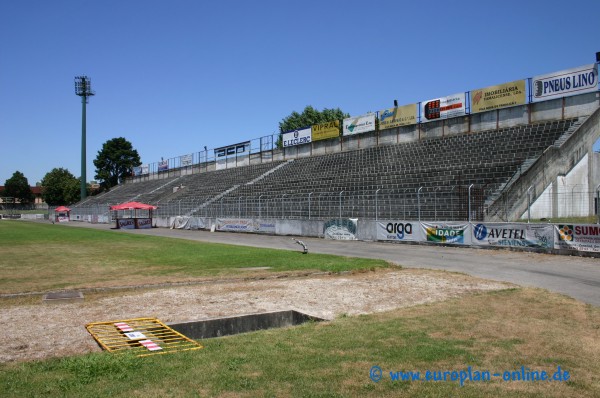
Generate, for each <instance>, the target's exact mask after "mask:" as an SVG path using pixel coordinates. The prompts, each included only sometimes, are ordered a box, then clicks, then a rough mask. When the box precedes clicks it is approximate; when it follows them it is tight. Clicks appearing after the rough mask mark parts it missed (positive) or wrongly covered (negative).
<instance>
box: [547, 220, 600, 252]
mask: <svg viewBox="0 0 600 398" xmlns="http://www.w3.org/2000/svg"><path fill="white" fill-rule="evenodd" d="M554 231H555V239H554V248H555V249H568V250H578V251H582V252H600V225H597V224H590V225H581V224H559V225H555V226H554Z"/></svg>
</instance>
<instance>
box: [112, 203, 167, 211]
mask: <svg viewBox="0 0 600 398" xmlns="http://www.w3.org/2000/svg"><path fill="white" fill-rule="evenodd" d="M156 208H157V207H156V206H152V205H147V204H145V203H140V202H126V203H121V204H118V205H114V206H111V207H110V209H111V210H155V209H156Z"/></svg>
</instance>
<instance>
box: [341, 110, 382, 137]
mask: <svg viewBox="0 0 600 398" xmlns="http://www.w3.org/2000/svg"><path fill="white" fill-rule="evenodd" d="M373 130H375V114H374V113H372V114H370V115H364V116H358V117H349V118H347V119H344V129H343V131H342V134H343V135H354V134H362V133H368V132H369V131H373Z"/></svg>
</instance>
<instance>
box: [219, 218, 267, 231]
mask: <svg viewBox="0 0 600 398" xmlns="http://www.w3.org/2000/svg"><path fill="white" fill-rule="evenodd" d="M216 229H217V231H231V232H262V233H269V234H274V233H275V223H274V222H271V221H263V220H255V219H251V218H217V223H216Z"/></svg>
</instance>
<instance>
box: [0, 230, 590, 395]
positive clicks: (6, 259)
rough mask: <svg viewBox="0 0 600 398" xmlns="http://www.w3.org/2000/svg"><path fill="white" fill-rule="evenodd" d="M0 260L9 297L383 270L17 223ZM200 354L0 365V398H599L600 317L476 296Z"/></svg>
mask: <svg viewBox="0 0 600 398" xmlns="http://www.w3.org/2000/svg"><path fill="white" fill-rule="evenodd" d="M0 249H1V250H2V256H1V259H0V273H1V275H2V278H1V279H0V291H1V292H21V291H40V290H49V289H57V288H61V287H65V288H66V287H69V288H74V287H83V286H88V287H93V286H113V285H123V284H131V283H137V282H144V283H150V282H154V283H158V282H166V281H175V280H189V279H195V278H212V277H215V276H219V277H222V276H237V275H239V272H240V271H239V269H238V268H240V267H256V266H271V267H273V270H274V271H275V272H291V271H296V270H323V271H339V270H353V269H370V268H373V267H385V266H387V263H385V262H383V261H378V260H364V259H350V258H342V257H335V256H326V255H323V256H321V255H314V254H311V255H309V256H304V255H302V254H300V253H299V252H298V251H292V252H288V251H278V250H267V249H256V248H247V247H236V246H227V245H214V244H205V243H197V242H188V241H183V240H178V239H167V238H158V237H149V236H140V235H133V234H121V233H118V232H116V231H98V230H88V229H85V228H71V227H65V226H60V225H50V224H39V223H33V222H19V221H7V222H5V221H2V222H0ZM263 272H264V271H263ZM244 275H246V273H244ZM112 294H118V293H112ZM0 304H1V303H0ZM0 311H2V305H0ZM41 319H43V314H41ZM3 327H5V328H9V327H10V325H4V326H3ZM82 327H83V326H82ZM0 333H1V331H0ZM201 343H202V344H203V345H204V346H205V348H204V349H202V350H198V351H191V352H184V353H178V354H169V355H158V356H153V357H146V358H137V357H133V356H129V355H123V356H119V355H113V354H108V353H99V354H88V355H82V356H76V357H67V358H60V359H51V360H44V361H32V362H23V363H1V364H0V391H1V393H0V396H2V397H30V396H31V397H35V396H52V397H104V396H115V397H166V396H169V397H171V396H172V397H193V396H198V397H204V396H222V397H240V396H241V397H271V396H278V397H287V396H297V397H380V396H388V397H397V396H407V397H447V396H460V397H599V396H600V393H599V392H600V376H599V375H600V309H599V308H597V307H593V306H591V305H586V304H583V303H581V302H578V301H576V300H573V299H570V298H567V297H565V296H562V295H558V294H554V293H550V292H547V291H544V290H540V289H531V288H517V289H507V290H502V291H496V292H490V293H480V294H470V295H466V296H463V297H461V298H457V299H451V300H447V301H442V302H437V303H432V304H427V305H419V306H413V307H409V308H403V309H397V310H393V311H389V312H385V313H377V314H371V315H361V316H352V317H350V316H340V317H338V318H336V319H334V320H332V321H328V322H322V323H308V324H304V325H302V326H298V327H294V328H287V329H278V330H268V331H261V332H254V333H248V334H243V335H237V336H230V337H225V338H219V339H209V340H204V341H202V342H201ZM373 366H378V367H379V368H380V369H381V370H382V373H381V375H382V377H383V378H382V379H381V380H380V381H378V382H374V381H373V380H371V378H370V371H371V369H372V367H373ZM558 366H560V367H561V374H562V376H563V377H564V371H567V372H568V373H569V378H568V380H562V381H551V382H550V381H539V380H538V381H522V380H521V381H504V380H503V377H502V376H503V375H504V372H505V371H506V372H509V373H511V374H510V376H511V377H512V376H513V375H512V372H516V373H519V374H520V372H521V370H523V371H524V372H526V373H527V374H531V372H538V374H539V372H541V371H546V372H547V373H548V374H550V376H551V377H552V376H553V375H554V373H555V372H556V371H557V369H558ZM469 367H470V368H471V369H472V371H474V372H486V371H488V372H489V373H490V374H494V373H498V374H499V375H500V376H498V377H496V376H494V377H491V380H490V381H469V380H467V381H465V382H464V383H463V384H464V385H463V386H461V385H460V382H459V380H453V375H452V372H453V371H455V372H460V371H467V369H468V368H469ZM427 370H430V371H433V372H434V374H436V375H440V376H441V377H443V378H446V380H445V381H423V380H420V381H417V380H413V381H408V380H405V381H402V380H398V381H393V380H392V379H391V378H392V374H393V375H396V374H397V373H395V372H399V371H403V372H420V375H419V376H420V377H421V378H425V377H426V371H427ZM390 372H392V373H391V374H390ZM438 372H441V373H438ZM443 372H448V373H447V374H446V375H444V373H443ZM516 373H515V375H514V376H516ZM398 376H399V377H400V378H401V376H400V375H399V374H398Z"/></svg>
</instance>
